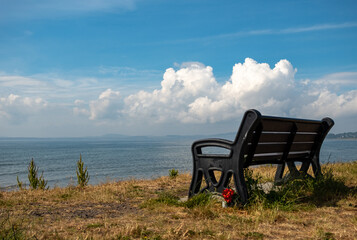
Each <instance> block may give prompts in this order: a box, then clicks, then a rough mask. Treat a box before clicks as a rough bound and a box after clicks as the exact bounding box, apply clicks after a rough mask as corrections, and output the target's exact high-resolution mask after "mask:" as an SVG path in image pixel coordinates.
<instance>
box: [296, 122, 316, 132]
mask: <svg viewBox="0 0 357 240" xmlns="http://www.w3.org/2000/svg"><path fill="white" fill-rule="evenodd" d="M296 126H297V132H318V131H319V130H320V126H321V123H320V122H317V123H309V124H307V123H297V124H296Z"/></svg>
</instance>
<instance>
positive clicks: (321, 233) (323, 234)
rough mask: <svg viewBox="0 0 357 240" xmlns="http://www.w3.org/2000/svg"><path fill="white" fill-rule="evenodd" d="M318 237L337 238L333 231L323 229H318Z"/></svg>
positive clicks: (325, 239) (323, 239)
mask: <svg viewBox="0 0 357 240" xmlns="http://www.w3.org/2000/svg"><path fill="white" fill-rule="evenodd" d="M316 237H317V239H319V240H335V238H334V236H333V233H330V232H325V231H324V230H322V229H318V231H317V236H316Z"/></svg>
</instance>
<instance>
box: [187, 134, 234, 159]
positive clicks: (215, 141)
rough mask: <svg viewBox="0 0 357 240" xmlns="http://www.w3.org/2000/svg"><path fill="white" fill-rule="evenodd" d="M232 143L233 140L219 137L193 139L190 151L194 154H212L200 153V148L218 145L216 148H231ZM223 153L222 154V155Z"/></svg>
mask: <svg viewBox="0 0 357 240" xmlns="http://www.w3.org/2000/svg"><path fill="white" fill-rule="evenodd" d="M232 145H233V142H232V141H229V140H226V139H220V138H208V139H202V140H198V141H195V142H194V143H193V144H192V153H193V154H194V155H201V156H204V155H207V156H208V155H212V154H202V148H205V147H218V148H225V149H228V150H232ZM224 155H225V154H222V156H224Z"/></svg>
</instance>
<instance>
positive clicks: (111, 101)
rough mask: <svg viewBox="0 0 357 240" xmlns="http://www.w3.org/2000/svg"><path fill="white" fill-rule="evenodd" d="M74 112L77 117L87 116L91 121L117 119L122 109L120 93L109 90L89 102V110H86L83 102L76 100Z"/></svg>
mask: <svg viewBox="0 0 357 240" xmlns="http://www.w3.org/2000/svg"><path fill="white" fill-rule="evenodd" d="M74 103H75V105H76V107H74V109H73V112H74V114H76V115H81V114H82V115H87V116H88V117H89V119H90V120H103V119H117V118H118V117H119V113H120V109H121V105H122V104H121V98H120V92H118V91H113V90H111V89H107V90H106V91H104V92H102V93H101V94H100V95H99V97H98V99H96V100H93V101H90V102H89V108H88V109H86V108H85V102H84V101H83V100H78V99H77V100H76V101H75V102H74Z"/></svg>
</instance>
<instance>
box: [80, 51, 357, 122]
mask: <svg viewBox="0 0 357 240" xmlns="http://www.w3.org/2000/svg"><path fill="white" fill-rule="evenodd" d="M177 66H178V65H177ZM179 67H180V68H179V69H178V70H175V69H173V68H169V69H167V70H166V72H165V73H164V75H163V80H162V81H161V87H160V88H158V89H155V90H153V91H151V92H149V91H138V92H137V93H135V94H131V95H129V96H126V97H123V96H121V95H120V94H119V92H115V91H113V90H111V89H108V90H106V91H104V92H103V93H101V94H100V96H99V97H98V99H97V100H93V101H90V102H89V104H88V107H87V108H85V104H82V106H81V107H78V108H77V109H76V112H77V113H81V114H85V115H87V116H88V118H89V119H91V120H103V119H116V120H119V121H120V120H122V121H123V122H125V121H128V120H129V121H134V120H135V121H142V122H146V123H165V122H166V123H167V122H170V123H175V122H176V123H185V124H186V123H189V124H192V123H193V124H194V123H217V122H220V121H227V120H232V119H239V118H240V117H241V116H242V114H243V113H244V112H245V111H246V110H247V109H250V108H255V109H258V110H260V111H261V112H262V113H263V114H268V115H282V116H291V117H307V118H322V117H325V116H331V117H341V116H346V115H349V116H352V115H353V116H356V115H357V108H356V107H355V106H356V104H357V91H356V90H355V88H354V89H353V86H354V85H353V84H355V81H353V79H357V77H356V74H355V73H340V74H334V75H328V76H325V77H324V78H322V79H320V80H316V81H311V80H305V81H298V80H296V79H295V74H296V71H297V70H296V69H295V68H294V67H293V66H292V64H291V63H290V62H289V61H288V60H280V61H279V62H278V63H276V64H275V66H274V67H273V68H271V67H270V66H269V65H268V64H266V63H258V62H256V61H255V60H253V59H251V58H247V59H245V61H244V63H238V64H236V65H234V67H233V69H232V75H231V77H230V79H229V80H228V81H227V82H225V83H223V84H220V83H218V82H217V81H216V79H215V77H214V74H213V69H212V67H210V66H205V65H203V64H202V63H197V62H189V63H184V64H182V65H180V66H179ZM341 78H342V79H344V81H343V83H345V85H346V86H347V85H348V86H350V87H351V86H352V89H350V90H349V91H344V92H343V93H340V94H339V93H336V92H335V91H333V89H334V85H336V83H338V79H341ZM323 79H327V80H328V81H323ZM351 83H352V85H351Z"/></svg>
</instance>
